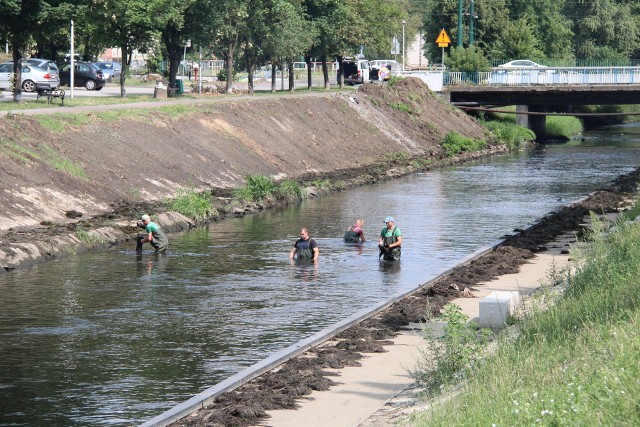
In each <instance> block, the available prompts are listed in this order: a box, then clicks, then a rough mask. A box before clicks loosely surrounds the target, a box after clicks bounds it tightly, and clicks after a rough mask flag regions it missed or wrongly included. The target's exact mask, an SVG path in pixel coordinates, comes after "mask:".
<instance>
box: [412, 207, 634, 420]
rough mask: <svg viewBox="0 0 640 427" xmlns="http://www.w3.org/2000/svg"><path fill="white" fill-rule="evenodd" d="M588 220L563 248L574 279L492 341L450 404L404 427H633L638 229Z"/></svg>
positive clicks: (445, 404) (433, 408)
mask: <svg viewBox="0 0 640 427" xmlns="http://www.w3.org/2000/svg"><path fill="white" fill-rule="evenodd" d="M592 221H593V232H592V233H591V234H590V236H589V238H588V239H587V241H586V242H580V244H579V245H576V246H575V247H572V251H571V256H572V258H574V261H575V266H576V269H575V273H574V274H573V275H571V276H566V277H565V280H564V281H562V284H561V288H562V289H557V290H556V292H555V293H552V292H546V293H545V295H544V299H545V300H546V303H545V307H544V310H538V311H534V312H533V313H532V314H531V315H529V316H527V317H525V318H524V319H522V320H521V321H519V322H518V324H517V327H518V330H517V331H516V332H517V334H509V336H503V337H499V345H498V346H496V351H495V352H494V353H492V354H491V355H488V356H487V357H486V359H483V360H482V363H476V364H475V366H474V368H473V369H468V370H467V371H466V372H467V373H468V375H467V376H466V379H467V382H466V383H465V385H464V387H462V388H461V392H460V394H458V395H456V397H455V399H447V401H445V402H442V403H441V404H438V405H434V406H433V407H432V408H430V410H429V411H428V413H424V414H423V415H420V416H418V417H414V418H413V419H412V422H411V425H414V426H427V425H428V426H454V425H455V426H466V425H492V424H496V425H505V426H511V425H514V426H525V425H526V426H530V425H545V426H587V425H602V426H614V425H627V424H629V425H635V424H637V422H636V420H637V419H638V407H637V399H635V398H633V397H632V398H629V396H637V395H638V393H640V383H639V382H638V377H639V376H640V365H638V363H637V361H638V360H639V358H640V340H639V339H638V333H637V331H638V328H640V293H638V284H637V278H638V275H639V274H640V266H639V265H638V259H639V258H640V245H638V241H640V224H638V223H626V222H622V221H620V222H618V221H617V222H616V223H615V225H614V227H613V228H609V227H608V224H605V223H603V222H602V221H601V220H599V219H598V218H597V217H596V216H595V215H592ZM560 291H562V292H560ZM554 295H555V296H554ZM487 396H491V399H490V401H487V399H486V397H487Z"/></svg>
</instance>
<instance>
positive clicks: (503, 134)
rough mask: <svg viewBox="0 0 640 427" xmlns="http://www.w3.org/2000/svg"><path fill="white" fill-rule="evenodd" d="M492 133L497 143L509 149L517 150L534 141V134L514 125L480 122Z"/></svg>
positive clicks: (501, 122) (498, 122) (500, 122)
mask: <svg viewBox="0 0 640 427" xmlns="http://www.w3.org/2000/svg"><path fill="white" fill-rule="evenodd" d="M480 124H482V125H483V126H485V127H486V128H487V129H489V130H490V131H491V133H493V135H494V136H495V137H496V140H497V141H498V143H500V144H503V145H506V146H507V147H509V149H511V150H513V149H517V148H520V147H522V146H524V145H525V144H526V143H527V142H531V141H535V139H536V134H535V133H534V132H533V131H532V130H531V129H527V128H525V127H522V126H518V125H516V124H515V123H509V122H503V121H481V122H480Z"/></svg>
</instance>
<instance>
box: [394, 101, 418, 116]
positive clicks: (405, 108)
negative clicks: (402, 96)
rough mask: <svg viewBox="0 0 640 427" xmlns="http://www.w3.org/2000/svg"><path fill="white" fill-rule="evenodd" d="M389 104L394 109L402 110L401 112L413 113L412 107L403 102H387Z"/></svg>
mask: <svg viewBox="0 0 640 427" xmlns="http://www.w3.org/2000/svg"><path fill="white" fill-rule="evenodd" d="M389 106H390V107H391V108H393V109H394V110H398V111H402V112H403V113H407V114H415V111H414V109H413V108H411V106H410V105H408V104H405V103H404V102H392V103H391V104H389Z"/></svg>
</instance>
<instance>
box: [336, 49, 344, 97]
mask: <svg viewBox="0 0 640 427" xmlns="http://www.w3.org/2000/svg"><path fill="white" fill-rule="evenodd" d="M336 59H337V60H338V87H339V88H340V89H342V86H343V85H344V67H343V66H342V59H343V57H342V56H341V55H338V56H337V57H336Z"/></svg>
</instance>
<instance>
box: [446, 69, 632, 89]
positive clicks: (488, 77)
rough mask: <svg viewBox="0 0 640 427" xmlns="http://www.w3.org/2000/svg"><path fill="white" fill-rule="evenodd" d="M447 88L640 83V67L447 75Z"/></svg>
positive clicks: (504, 71) (505, 71) (525, 70)
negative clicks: (464, 86)
mask: <svg viewBox="0 0 640 427" xmlns="http://www.w3.org/2000/svg"><path fill="white" fill-rule="evenodd" d="M444 84H445V85H461V84H474V85H599V84H640V66H636V67H592V68H588V67H576V68H545V69H544V70H540V69H513V70H503V69H500V70H498V69H496V70H493V71H489V72H476V73H464V72H446V73H445V75H444Z"/></svg>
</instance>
